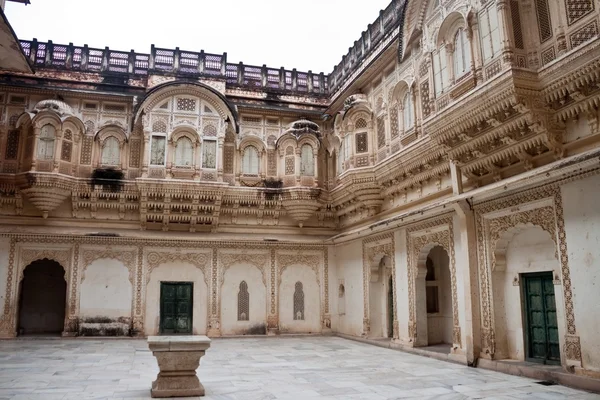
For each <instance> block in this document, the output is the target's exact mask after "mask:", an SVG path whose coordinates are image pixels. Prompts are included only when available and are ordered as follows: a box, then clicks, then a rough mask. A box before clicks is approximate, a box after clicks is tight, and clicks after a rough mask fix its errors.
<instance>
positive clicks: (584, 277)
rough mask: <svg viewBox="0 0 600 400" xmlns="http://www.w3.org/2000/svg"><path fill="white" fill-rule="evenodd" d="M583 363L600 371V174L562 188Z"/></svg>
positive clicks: (588, 367)
mask: <svg viewBox="0 0 600 400" xmlns="http://www.w3.org/2000/svg"><path fill="white" fill-rule="evenodd" d="M561 193H562V197H563V209H564V219H565V231H566V237H567V251H568V256H569V267H570V271H571V287H572V291H573V303H574V304H573V305H574V308H575V324H576V328H577V334H578V335H579V337H580V340H581V351H582V365H583V367H584V368H586V369H589V370H593V371H600V341H598V331H599V328H600V322H598V321H600V205H599V203H598V201H599V199H600V176H598V175H596V176H592V177H589V178H586V179H582V180H579V181H575V182H570V183H568V184H566V185H564V186H562V187H561Z"/></svg>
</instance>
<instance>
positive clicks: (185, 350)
mask: <svg viewBox="0 0 600 400" xmlns="http://www.w3.org/2000/svg"><path fill="white" fill-rule="evenodd" d="M148 347H149V348H150V350H151V351H152V354H154V356H155V357H156V360H157V361H158V368H159V369H160V372H159V373H158V375H157V377H156V380H155V381H154V382H152V390H151V395H152V397H160V398H163V397H193V396H204V386H202V384H201V383H200V380H199V379H198V376H197V375H196V369H197V368H198V366H199V365H200V358H201V357H202V356H203V355H204V353H205V352H206V349H208V348H209V347H210V339H209V338H208V337H206V336H150V337H148Z"/></svg>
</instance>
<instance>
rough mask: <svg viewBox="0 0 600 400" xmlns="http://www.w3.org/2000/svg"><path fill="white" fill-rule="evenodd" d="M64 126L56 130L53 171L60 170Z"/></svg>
mask: <svg viewBox="0 0 600 400" xmlns="http://www.w3.org/2000/svg"><path fill="white" fill-rule="evenodd" d="M62 136H63V135H62V128H61V129H57V130H56V135H55V137H54V162H53V167H52V172H54V173H56V172H58V167H59V165H60V153H61V144H62Z"/></svg>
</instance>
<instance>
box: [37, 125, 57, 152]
mask: <svg viewBox="0 0 600 400" xmlns="http://www.w3.org/2000/svg"><path fill="white" fill-rule="evenodd" d="M55 137H56V128H54V126H53V125H50V124H46V125H44V126H42V129H41V131H40V138H39V140H38V148H37V158H38V160H53V159H54V140H55Z"/></svg>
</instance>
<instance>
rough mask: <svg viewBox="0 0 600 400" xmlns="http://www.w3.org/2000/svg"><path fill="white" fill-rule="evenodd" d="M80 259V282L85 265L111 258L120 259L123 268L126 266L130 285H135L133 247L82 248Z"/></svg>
mask: <svg viewBox="0 0 600 400" xmlns="http://www.w3.org/2000/svg"><path fill="white" fill-rule="evenodd" d="M81 259H82V261H83V262H82V264H81V278H80V282H79V283H80V284H81V283H83V281H84V279H85V271H86V270H87V267H89V266H90V265H91V264H92V263H93V262H94V261H97V260H101V259H113V260H117V261H120V262H121V263H123V265H124V266H125V268H127V270H128V272H129V282H131V287H132V288H134V287H135V267H136V265H135V264H136V253H135V250H134V249H131V250H130V251H126V250H111V249H94V250H83V252H82V255H81Z"/></svg>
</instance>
